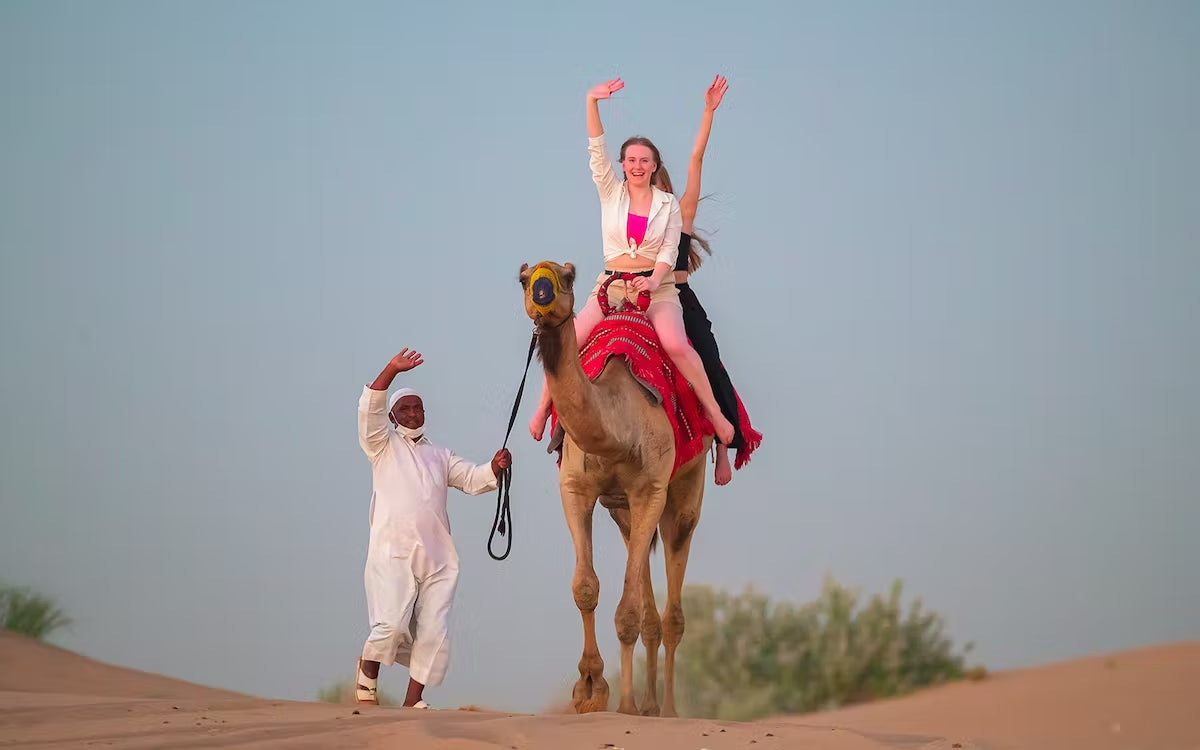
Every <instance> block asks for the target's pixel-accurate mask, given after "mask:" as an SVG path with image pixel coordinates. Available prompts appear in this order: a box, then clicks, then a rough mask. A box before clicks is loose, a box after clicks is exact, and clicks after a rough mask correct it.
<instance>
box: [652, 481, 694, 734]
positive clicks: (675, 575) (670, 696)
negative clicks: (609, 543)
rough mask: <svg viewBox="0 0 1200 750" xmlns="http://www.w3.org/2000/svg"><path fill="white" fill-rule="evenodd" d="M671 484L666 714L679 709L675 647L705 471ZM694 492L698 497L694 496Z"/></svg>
mask: <svg viewBox="0 0 1200 750" xmlns="http://www.w3.org/2000/svg"><path fill="white" fill-rule="evenodd" d="M678 479H679V478H678V477H677V478H676V481H677V483H676V484H675V485H674V486H673V487H672V488H671V489H672V498H671V504H670V506H669V507H668V508H667V510H666V511H665V512H664V513H663V519H662V525H661V529H662V540H663V554H664V555H666V558H667V607H666V610H665V611H664V613H663V646H664V647H665V652H666V656H665V659H664V661H663V672H664V678H665V679H664V683H665V684H664V686H663V707H662V715H663V716H676V713H675V649H676V648H677V647H678V646H679V642H680V641H681V640H683V628H684V621H683V603H682V593H683V580H684V575H685V573H686V572H687V563H688V553H689V551H690V550H691V546H692V532H694V531H695V529H696V524H697V523H699V521H700V505H701V503H702V501H703V499H704V474H703V472H699V471H698V472H696V474H695V475H694V476H693V479H692V481H691V482H678ZM693 495H694V499H693Z"/></svg>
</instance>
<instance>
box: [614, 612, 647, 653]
mask: <svg viewBox="0 0 1200 750" xmlns="http://www.w3.org/2000/svg"><path fill="white" fill-rule="evenodd" d="M641 615H642V613H641V612H640V611H639V607H638V606H637V605H635V604H632V603H630V604H627V603H625V602H621V604H619V605H618V606H617V616H616V625H617V640H618V641H620V642H621V645H623V646H629V645H632V644H633V643H635V642H637V639H638V635H639V634H640V633H641V623H639V622H638V621H639V620H640V619H641Z"/></svg>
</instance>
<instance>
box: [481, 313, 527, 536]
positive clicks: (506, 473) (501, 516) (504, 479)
mask: <svg viewBox="0 0 1200 750" xmlns="http://www.w3.org/2000/svg"><path fill="white" fill-rule="evenodd" d="M537 338H538V337H537V331H536V330H535V331H534V332H533V338H532V339H530V340H529V354H528V355H526V357H525V374H524V375H522V376H521V387H520V388H518V389H517V398H516V400H515V401H513V408H512V415H511V416H510V417H509V418H508V431H507V432H505V433H504V445H502V446H501V448H507V447H508V436H509V435H511V434H512V428H513V424H514V423H515V422H516V421H517V410H518V409H519V408H520V406H521V394H523V393H524V392H525V379H526V378H527V377H529V363H530V362H532V361H533V350H534V349H535V348H536V347H537ZM496 484H497V489H496V518H495V519H494V520H493V521H492V533H491V534H489V535H488V554H489V555H491V556H492V559H493V560H503V559H504V558H506V557H508V553H509V552H511V551H512V510H511V509H510V508H509V505H508V490H509V488H510V487H511V486H512V462H511V461H510V462H509V464H508V467H507V468H504V469H501V470H500V476H498V477H496ZM497 531H498V532H500V536H503V537H507V538H508V546H507V547H505V549H504V554H503V555H500V556H497V555H496V553H495V552H492V542H493V541H494V540H495V538H496V532H497Z"/></svg>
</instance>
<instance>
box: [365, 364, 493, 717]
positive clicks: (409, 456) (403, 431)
mask: <svg viewBox="0 0 1200 750" xmlns="http://www.w3.org/2000/svg"><path fill="white" fill-rule="evenodd" d="M422 362H424V360H423V359H421V355H420V353H419V352H415V351H414V352H410V351H408V349H407V348H406V349H404V350H402V351H401V352H400V353H399V354H397V355H396V356H395V357H392V359H391V361H390V362H388V364H387V366H386V367H384V368H383V371H382V372H380V373H379V376H378V377H376V378H375V382H373V383H371V384H370V385H368V386H365V387H364V388H363V392H362V396H361V397H360V398H359V401H358V442H359V445H361V446H362V449H363V451H364V452H365V453H366V454H367V458H368V459H370V461H371V490H372V492H371V510H370V514H369V519H370V520H369V523H370V528H371V532H370V539H369V542H368V545H367V563H366V570H365V571H364V575H363V579H364V584H365V586H366V591H367V613H368V616H369V618H370V623H371V634H370V635H369V636H368V637H367V640H366V643H365V644H363V650H362V656H361V657H360V658H359V660H358V670H357V674H356V676H355V677H356V679H355V691H354V697H355V700H356V701H357V702H358V703H374V704H378V703H379V700H378V698H377V697H376V686H377V684H378V678H379V667H380V665H381V664H393V663H396V662H399V663H400V664H401V665H402V666H406V667H408V668H409V680H408V694H407V695H406V696H405V699H404V705H405V706H411V707H416V708H428V707H429V705H428V704H427V703H425V701H424V698H423V694H424V690H425V686H426V685H432V686H435V687H436V686H437V685H440V684H441V683H442V680H443V678H444V677H445V675H446V667H447V665H448V663H449V656H450V652H449V645H450V640H449V638H450V633H449V620H450V609H451V606H452V605H453V603H454V591H455V589H456V587H457V585H458V553H457V552H456V551H455V549H454V541H453V540H452V539H451V538H450V519H449V517H448V516H447V514H446V495H447V490H448V488H450V487H454V488H455V489H457V490H460V491H462V492H464V493H466V494H468V495H480V494H483V493H484V492H487V491H488V490H494V489H496V477H497V475H498V474H499V473H500V471H501V470H502V469H505V468H507V467H508V466H509V465H510V463H511V461H512V456H511V455H510V454H509V452H508V451H507V450H506V449H504V448H501V449H500V450H499V451H497V452H496V455H495V456H494V457H493V458H492V461H491V463H490V464H478V465H477V464H474V463H472V462H470V461H468V460H466V459H464V458H461V457H459V456H457V455H455V454H454V452H453V451H451V450H449V449H448V448H443V447H441V446H438V445H434V444H433V443H431V442H430V441H429V438H427V437H425V406H424V403H423V402H422V400H421V397H420V395H419V394H418V393H417V392H416V391H414V390H413V389H411V388H401V389H399V390H398V391H396V392H395V393H393V394H392V395H391V397H388V395H387V390H388V388H389V387H390V386H391V384H392V381H393V380H394V379H395V377H396V375H398V374H399V373H402V372H407V371H409V370H411V369H413V368H414V367H417V366H418V365H420V364H421V363H422ZM389 422H390V423H391V425H390V426H389Z"/></svg>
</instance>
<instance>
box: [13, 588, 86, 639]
mask: <svg viewBox="0 0 1200 750" xmlns="http://www.w3.org/2000/svg"><path fill="white" fill-rule="evenodd" d="M0 622H3V623H4V629H5V630H8V631H12V632H14V633H20V634H21V635H24V636H28V637H29V638H34V639H37V640H39V641H41V640H45V639H46V638H47V637H49V636H50V634H51V633H53V632H54V631H56V630H60V629H62V628H65V627H67V626H69V625H70V624H71V618H70V617H67V614H66V613H65V612H63V610H62V609H60V608H59V607H58V605H57V604H55V602H54V600H53V599H51V598H50V597H48V596H45V595H43V594H39V593H37V592H36V591H33V590H31V589H29V588H26V587H23V586H9V585H0Z"/></svg>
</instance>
